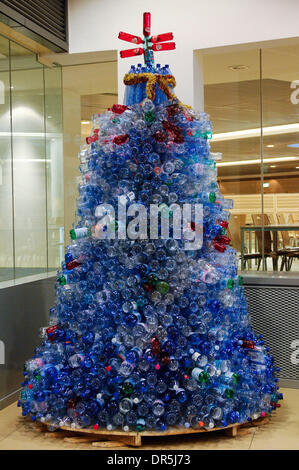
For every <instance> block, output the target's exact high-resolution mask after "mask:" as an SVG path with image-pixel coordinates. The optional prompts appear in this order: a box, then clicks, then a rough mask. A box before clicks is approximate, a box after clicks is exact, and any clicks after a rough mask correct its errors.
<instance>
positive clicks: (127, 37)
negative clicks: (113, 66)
mask: <svg viewBox="0 0 299 470" xmlns="http://www.w3.org/2000/svg"><path fill="white" fill-rule="evenodd" d="M143 36H144V37H143V39H142V38H141V37H140V36H135V35H134V34H129V33H124V32H123V31H120V33H119V35H118V38H119V39H121V40H122V41H127V42H131V43H133V44H136V45H139V44H143V48H141V47H136V48H135V49H125V50H124V51H120V57H121V58H122V59H125V58H127V57H135V56H138V55H142V54H143V55H144V62H145V64H146V65H153V63H154V55H153V51H171V50H173V49H175V43H174V42H165V41H169V40H171V39H173V33H162V34H158V35H157V36H151V14H150V13H148V12H146V13H143ZM161 43H162V44H161Z"/></svg>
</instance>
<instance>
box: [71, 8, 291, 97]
mask: <svg viewBox="0 0 299 470" xmlns="http://www.w3.org/2000/svg"><path fill="white" fill-rule="evenodd" d="M144 11H150V12H151V13H152V32H153V34H158V33H163V32H168V31H173V32H174V35H175V41H176V44H177V49H176V51H171V52H160V53H156V62H158V63H159V62H160V63H162V64H164V63H169V64H170V66H171V70H172V72H173V74H174V75H175V77H176V80H177V88H176V93H177V95H178V96H179V97H180V99H181V100H182V101H183V102H185V103H189V104H193V103H194V88H195V87H194V77H193V73H194V71H193V51H194V50H196V49H202V48H209V47H219V46H225V45H233V44H242V43H248V42H257V41H267V40H275V39H281V38H291V37H296V36H298V35H299V29H298V17H299V2H298V0H242V1H241V0H209V1H207V0H69V41H70V53H75V52H90V51H102V50H113V49H117V50H120V49H126V48H130V44H129V43H125V42H123V41H119V40H118V39H117V36H118V32H119V31H126V32H129V33H133V34H137V35H140V34H142V14H143V12H144ZM138 62H141V60H140V57H139V58H134V59H124V60H121V61H119V72H118V79H119V96H120V100H119V101H121V96H122V95H123V87H122V77H123V75H124V73H125V72H126V71H127V70H128V69H129V66H130V65H131V63H138ZM197 69H198V68H197ZM198 73H199V71H198V70H197V71H196V70H195V81H197V80H198V81H199V80H200V73H199V77H198ZM197 77H198V78H197ZM198 100H199V101H198ZM196 102H200V96H199V97H198V98H197V99H196Z"/></svg>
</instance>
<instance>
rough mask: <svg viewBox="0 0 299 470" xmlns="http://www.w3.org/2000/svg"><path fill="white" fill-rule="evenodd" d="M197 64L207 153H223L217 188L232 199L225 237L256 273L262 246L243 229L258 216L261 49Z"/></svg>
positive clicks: (207, 57)
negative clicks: (207, 127) (208, 136)
mask: <svg viewBox="0 0 299 470" xmlns="http://www.w3.org/2000/svg"><path fill="white" fill-rule="evenodd" d="M202 62H203V72H204V85H205V86H204V100H205V111H206V112H207V113H208V114H209V115H210V117H211V121H212V123H213V138H212V140H211V151H212V152H220V153H222V160H221V161H220V162H219V163H217V168H218V181H219V185H220V190H221V192H222V193H223V195H224V196H225V197H227V198H231V199H233V201H234V207H233V209H232V210H231V220H230V224H229V234H230V238H231V240H232V245H233V246H234V248H235V249H236V250H237V252H238V254H239V255H240V257H241V253H242V252H243V263H246V269H258V268H260V264H261V258H262V246H261V245H260V244H259V243H258V239H257V237H256V235H255V232H244V228H246V227H247V226H249V225H251V224H252V223H253V219H252V217H253V216H254V215H255V214H260V213H261V212H262V197H261V188H260V181H261V154H260V136H261V115H260V66H259V65H260V51H259V50H247V51H246V50H242V51H235V52H229V53H217V54H215V53H205V54H204V55H203V57H202ZM242 227H243V229H242ZM242 232H243V234H244V238H243V241H242V237H241V235H242ZM239 268H241V260H240V262H239Z"/></svg>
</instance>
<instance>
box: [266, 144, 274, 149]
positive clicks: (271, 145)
mask: <svg viewBox="0 0 299 470" xmlns="http://www.w3.org/2000/svg"><path fill="white" fill-rule="evenodd" d="M266 147H268V148H272V147H274V145H273V144H269V145H266Z"/></svg>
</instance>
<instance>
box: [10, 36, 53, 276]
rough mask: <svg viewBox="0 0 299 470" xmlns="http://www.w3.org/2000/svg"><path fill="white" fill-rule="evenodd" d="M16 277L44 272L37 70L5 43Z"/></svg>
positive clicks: (40, 70) (23, 52)
mask: <svg viewBox="0 0 299 470" xmlns="http://www.w3.org/2000/svg"><path fill="white" fill-rule="evenodd" d="M11 86H12V93H11V100H12V145H13V175H14V179H13V186H14V187H13V193H14V226H15V269H16V276H17V277H21V276H23V275H26V274H29V273H30V274H32V273H39V272H44V271H45V270H46V268H47V233H46V222H47V214H46V210H45V208H46V168H45V127H44V126H45V124H44V80H43V67H42V65H41V64H39V63H38V62H37V61H36V57H35V54H33V53H31V52H30V51H27V50H26V49H24V48H22V47H21V46H19V45H17V44H14V43H11Z"/></svg>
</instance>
